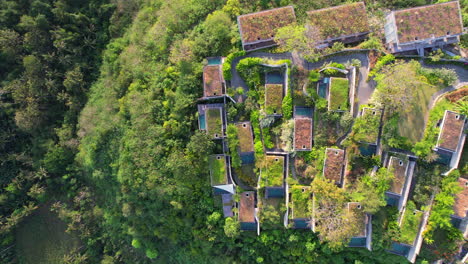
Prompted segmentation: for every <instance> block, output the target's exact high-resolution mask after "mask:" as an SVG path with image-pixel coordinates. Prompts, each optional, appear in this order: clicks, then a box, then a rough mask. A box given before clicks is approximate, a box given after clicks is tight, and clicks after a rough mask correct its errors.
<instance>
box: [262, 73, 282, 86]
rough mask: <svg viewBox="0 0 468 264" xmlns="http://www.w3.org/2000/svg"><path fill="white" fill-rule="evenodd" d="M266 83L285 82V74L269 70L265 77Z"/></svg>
mask: <svg viewBox="0 0 468 264" xmlns="http://www.w3.org/2000/svg"><path fill="white" fill-rule="evenodd" d="M265 78H266V79H265V81H266V83H271V84H283V83H284V76H283V74H282V73H281V72H267V73H266V77H265Z"/></svg>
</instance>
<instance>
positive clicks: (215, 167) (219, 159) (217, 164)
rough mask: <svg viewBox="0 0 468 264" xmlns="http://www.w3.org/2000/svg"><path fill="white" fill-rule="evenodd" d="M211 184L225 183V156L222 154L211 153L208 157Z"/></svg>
mask: <svg viewBox="0 0 468 264" xmlns="http://www.w3.org/2000/svg"><path fill="white" fill-rule="evenodd" d="M209 166H210V175H211V185H213V186H215V185H224V184H227V175H226V157H225V156H224V155H213V156H210V159H209Z"/></svg>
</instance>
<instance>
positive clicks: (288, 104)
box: [282, 93, 293, 119]
mask: <svg viewBox="0 0 468 264" xmlns="http://www.w3.org/2000/svg"><path fill="white" fill-rule="evenodd" d="M282 108H283V117H284V119H290V118H292V113H293V100H292V97H291V95H290V94H289V93H288V94H286V96H285V97H284V98H283V103H282Z"/></svg>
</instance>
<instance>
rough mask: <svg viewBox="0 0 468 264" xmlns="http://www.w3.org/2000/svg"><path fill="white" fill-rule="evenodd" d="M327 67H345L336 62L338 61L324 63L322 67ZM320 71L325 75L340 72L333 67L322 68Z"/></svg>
mask: <svg viewBox="0 0 468 264" xmlns="http://www.w3.org/2000/svg"><path fill="white" fill-rule="evenodd" d="M328 67H332V68H338V69H342V70H344V69H346V67H345V66H344V65H343V64H341V63H338V62H332V63H329V64H327V65H324V66H323V67H322V68H328ZM322 73H323V74H325V75H327V76H333V75H337V74H340V72H339V71H338V70H335V69H326V70H323V71H322Z"/></svg>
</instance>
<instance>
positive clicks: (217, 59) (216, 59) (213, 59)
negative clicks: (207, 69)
mask: <svg viewBox="0 0 468 264" xmlns="http://www.w3.org/2000/svg"><path fill="white" fill-rule="evenodd" d="M207 60H208V65H219V64H221V57H211V58H208V59H207Z"/></svg>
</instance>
